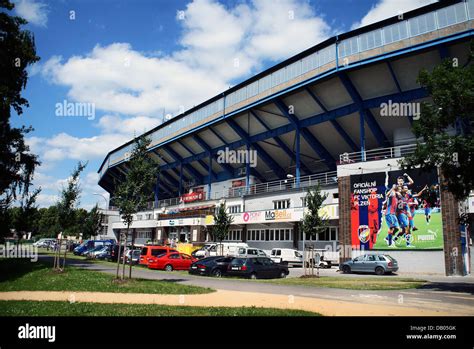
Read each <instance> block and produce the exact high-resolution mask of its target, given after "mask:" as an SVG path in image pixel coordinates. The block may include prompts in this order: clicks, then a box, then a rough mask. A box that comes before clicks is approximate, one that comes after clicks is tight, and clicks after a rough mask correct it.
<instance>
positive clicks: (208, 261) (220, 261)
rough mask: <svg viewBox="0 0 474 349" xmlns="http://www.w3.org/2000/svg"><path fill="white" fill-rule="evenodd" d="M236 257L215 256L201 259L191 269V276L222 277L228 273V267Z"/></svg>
mask: <svg viewBox="0 0 474 349" xmlns="http://www.w3.org/2000/svg"><path fill="white" fill-rule="evenodd" d="M233 259H234V257H223V256H214V257H207V258H204V259H200V260H198V261H196V262H194V263H193V264H191V267H190V268H189V274H197V275H206V276H215V277H221V276H222V275H225V274H226V273H227V267H228V266H229V264H230V262H232V260H233Z"/></svg>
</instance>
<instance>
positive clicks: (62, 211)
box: [56, 161, 87, 235]
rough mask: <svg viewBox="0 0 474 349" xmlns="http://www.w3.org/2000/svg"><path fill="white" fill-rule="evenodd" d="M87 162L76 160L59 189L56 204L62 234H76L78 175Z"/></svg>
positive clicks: (78, 197)
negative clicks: (64, 183) (58, 197)
mask: <svg viewBox="0 0 474 349" xmlns="http://www.w3.org/2000/svg"><path fill="white" fill-rule="evenodd" d="M86 166H87V163H82V162H80V161H79V162H78V163H77V165H76V167H75V168H74V170H73V171H72V173H71V177H70V178H69V179H68V181H67V185H66V187H63V188H62V189H61V197H60V200H59V202H58V203H57V204H56V205H57V211H58V212H57V213H58V223H59V226H60V227H61V231H62V232H63V234H66V235H68V234H70V235H76V234H78V231H77V212H76V211H77V206H78V205H79V199H80V196H81V187H80V185H79V177H80V175H81V173H82V171H84V169H85V168H86Z"/></svg>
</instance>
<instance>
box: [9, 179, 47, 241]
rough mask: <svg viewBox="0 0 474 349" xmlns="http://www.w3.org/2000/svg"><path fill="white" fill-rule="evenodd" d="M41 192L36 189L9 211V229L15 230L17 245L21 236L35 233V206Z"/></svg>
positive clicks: (39, 189)
mask: <svg viewBox="0 0 474 349" xmlns="http://www.w3.org/2000/svg"><path fill="white" fill-rule="evenodd" d="M40 192H41V188H38V189H36V190H35V191H33V193H31V194H29V195H28V196H26V197H24V198H23V199H22V200H21V203H20V206H18V207H13V208H12V209H11V210H10V211H11V227H12V228H13V229H15V231H16V233H17V243H18V244H19V243H20V241H21V239H22V237H23V235H24V234H26V233H30V232H31V233H32V235H34V234H35V233H36V232H37V227H36V224H35V223H36V217H37V213H38V207H37V205H36V199H37V197H38V195H39V193H40Z"/></svg>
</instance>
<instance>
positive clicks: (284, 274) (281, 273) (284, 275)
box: [280, 270, 286, 279]
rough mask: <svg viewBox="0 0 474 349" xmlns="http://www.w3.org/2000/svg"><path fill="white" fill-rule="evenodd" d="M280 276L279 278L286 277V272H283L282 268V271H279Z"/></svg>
mask: <svg viewBox="0 0 474 349" xmlns="http://www.w3.org/2000/svg"><path fill="white" fill-rule="evenodd" d="M280 278H281V279H284V278H286V273H285V271H284V270H282V271H281V272H280Z"/></svg>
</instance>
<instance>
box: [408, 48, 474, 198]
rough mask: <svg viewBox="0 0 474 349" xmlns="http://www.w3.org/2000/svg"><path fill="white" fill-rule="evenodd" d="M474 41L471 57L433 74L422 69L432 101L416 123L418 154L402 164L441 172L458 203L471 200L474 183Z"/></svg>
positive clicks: (445, 64)
mask: <svg viewBox="0 0 474 349" xmlns="http://www.w3.org/2000/svg"><path fill="white" fill-rule="evenodd" d="M473 58H474V42H471V49H470V54H469V58H468V61H467V63H466V64H464V65H460V63H459V58H458V57H454V58H448V59H445V60H443V62H442V63H441V64H439V65H438V66H436V67H434V69H433V70H432V71H431V72H430V71H427V70H426V69H424V70H422V71H421V72H420V73H419V76H418V82H419V83H420V85H421V86H422V87H424V88H426V89H427V91H428V93H429V95H430V97H431V100H430V101H425V102H422V104H421V108H420V109H421V110H420V115H419V117H418V118H417V120H414V121H413V127H412V129H413V132H414V134H415V136H416V137H417V143H416V150H415V152H414V154H412V155H408V156H406V157H405V159H404V160H402V161H401V165H402V166H403V168H405V169H407V168H414V167H420V168H421V169H422V170H426V171H430V170H431V169H432V168H433V167H438V168H440V170H441V173H442V177H443V179H444V183H442V185H443V186H444V187H445V188H446V189H447V190H449V191H450V192H451V193H453V195H454V196H455V197H456V198H457V199H458V200H463V199H465V198H467V196H468V195H469V192H470V191H471V189H472V187H473V184H474V171H472V159H473V151H474V137H473V135H472V131H473V123H474V65H473V64H472V62H473Z"/></svg>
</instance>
